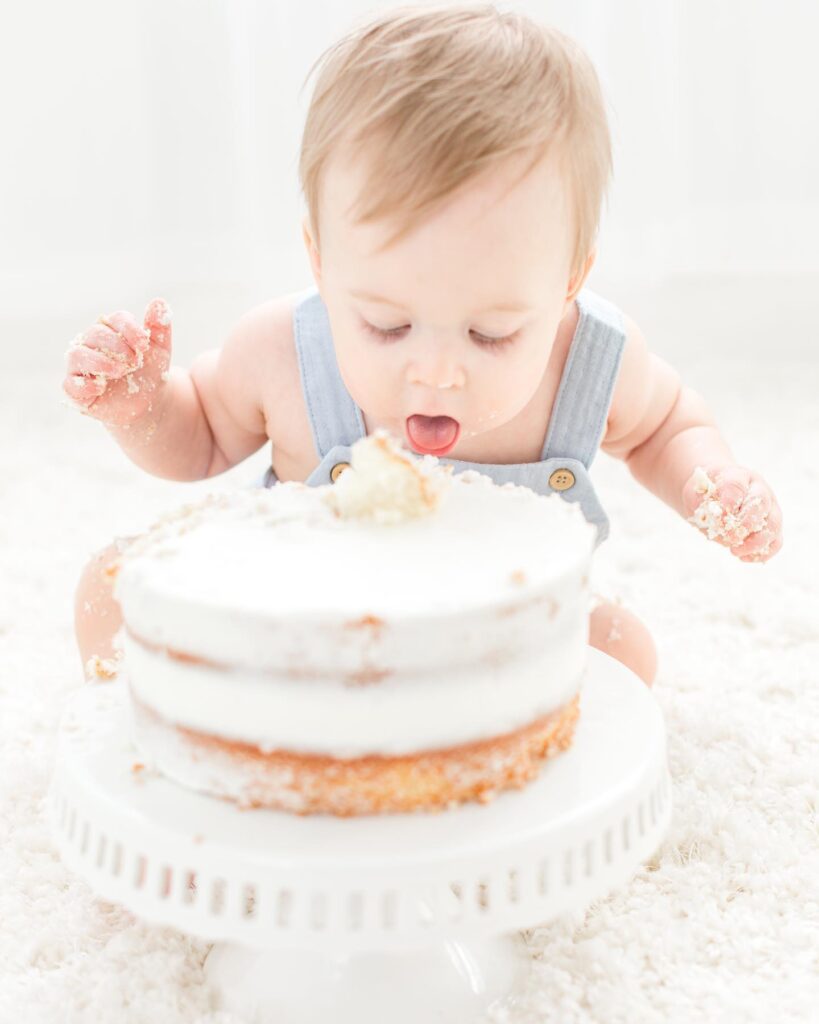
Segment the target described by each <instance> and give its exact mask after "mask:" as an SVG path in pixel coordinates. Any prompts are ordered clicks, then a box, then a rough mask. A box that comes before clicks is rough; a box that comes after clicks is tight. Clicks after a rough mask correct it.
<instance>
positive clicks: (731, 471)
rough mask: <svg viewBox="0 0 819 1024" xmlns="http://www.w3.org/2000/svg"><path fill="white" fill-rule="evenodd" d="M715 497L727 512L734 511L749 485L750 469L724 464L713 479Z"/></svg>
mask: <svg viewBox="0 0 819 1024" xmlns="http://www.w3.org/2000/svg"><path fill="white" fill-rule="evenodd" d="M714 483H715V484H716V486H717V499H718V500H719V502H720V504H721V505H722V506H723V508H725V509H726V510H727V511H728V512H733V513H736V512H737V511H738V510H739V507H740V505H741V504H742V501H743V499H744V497H745V495H746V494H747V492H748V488H749V487H750V486H751V471H750V470H748V469H745V468H744V467H742V466H726V467H725V468H724V469H721V470H720V471H719V473H718V474H717V476H716V479H715V480H714Z"/></svg>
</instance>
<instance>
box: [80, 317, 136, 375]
mask: <svg viewBox="0 0 819 1024" xmlns="http://www.w3.org/2000/svg"><path fill="white" fill-rule="evenodd" d="M75 344H79V345H85V346H86V348H93V349H97V350H98V351H100V352H102V353H103V355H106V356H108V358H109V359H112V360H114V361H115V362H118V363H122V364H123V365H124V366H128V367H130V368H131V369H133V368H134V367H135V366H139V365H140V363H141V360H142V355H141V354H140V353H138V352H134V350H133V349H132V348H131V346H130V345H129V344H128V342H127V341H126V340H125V339H124V338H123V337H122V335H120V334H117V332H116V331H114V330H112V329H111V328H110V327H108V326H106V325H105V324H101V323H96V324H94V325H93V326H92V327H89V328H88V330H87V331H86V332H85V334H82V335H80V337H79V338H78V339H77V341H76V343H75Z"/></svg>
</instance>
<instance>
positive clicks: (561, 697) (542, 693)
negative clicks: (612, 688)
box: [125, 608, 588, 757]
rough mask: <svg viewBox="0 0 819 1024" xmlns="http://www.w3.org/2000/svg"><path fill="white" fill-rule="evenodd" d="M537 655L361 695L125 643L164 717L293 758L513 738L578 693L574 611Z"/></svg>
mask: <svg viewBox="0 0 819 1024" xmlns="http://www.w3.org/2000/svg"><path fill="white" fill-rule="evenodd" d="M550 632H551V640H552V642H551V643H549V644H545V645H544V647H543V649H542V650H541V651H539V652H537V653H535V654H533V655H532V656H529V657H520V658H517V659H514V660H505V661H504V662H502V663H500V664H494V665H492V664H488V665H471V666H461V667H458V668H451V669H449V670H446V671H441V670H438V671H436V670H435V669H431V670H429V671H427V672H426V673H424V674H423V675H422V674H420V673H419V674H417V675H411V676H408V677H405V678H400V677H399V678H395V677H393V678H388V679H386V680H384V681H383V682H379V683H373V684H370V685H360V686H340V685H339V684H338V682H336V681H326V682H325V681H316V680H312V681H310V682H309V683H307V684H305V683H304V682H303V681H301V680H299V681H294V680H283V679H281V678H278V679H276V678H274V677H270V676H266V675H264V674H262V673H259V672H252V671H245V670H233V671H228V672H226V671H223V670H221V669H214V668H209V667H207V666H204V665H196V664H189V663H185V662H180V661H177V660H174V659H172V658H168V657H167V656H166V655H164V654H162V653H159V652H157V651H152V650H149V649H148V648H146V647H144V646H143V645H141V644H140V643H138V642H136V641H135V640H134V639H133V638H132V637H127V636H126V638H125V650H126V664H127V666H128V676H129V680H130V686H131V688H132V690H133V692H134V693H135V694H136V696H137V698H138V699H139V700H140V701H142V703H143V704H146V705H148V706H149V707H152V708H153V709H154V710H155V711H157V712H158V713H159V714H160V715H162V717H163V718H166V719H168V720H169V721H171V722H174V723H176V724H179V725H184V726H187V727H188V728H192V729H196V730H198V731H201V732H214V723H218V727H217V729H216V731H217V732H218V735H219V736H220V737H223V738H226V739H238V740H241V741H243V742H246V743H253V744H255V745H256V746H259V747H260V748H261V749H262V750H264V751H271V750H293V751H300V752H303V753H317V754H332V755H334V756H336V757H362V756H364V755H366V754H374V753H379V754H387V755H398V754H404V753H410V752H412V751H417V750H436V749H439V748H445V747H449V746H453V745H457V744H461V743H469V742H471V741H473V740H480V739H485V738H486V737H488V736H496V735H499V734H502V733H508V732H513V731H514V730H515V729H518V728H521V727H523V726H525V725H527V724H528V723H530V722H531V721H532V720H533V719H535V718H537V717H539V716H540V715H545V714H547V713H548V712H550V711H553V710H555V709H556V708H559V707H562V706H563V705H564V704H565V703H566V702H567V701H568V700H569V699H570V698H571V697H572V696H573V695H574V694H575V693H576V692H577V680H578V677H579V676H580V674H581V673H582V671H583V667H584V665H585V659H586V654H587V651H588V646H587V639H588V632H587V627H586V623H585V621H584V620H583V619H582V617H578V615H577V609H576V608H571V609H565V610H564V612H563V614H562V615H561V616H559V617H558V618H557V619H555V621H554V623H552V628H551V630H550Z"/></svg>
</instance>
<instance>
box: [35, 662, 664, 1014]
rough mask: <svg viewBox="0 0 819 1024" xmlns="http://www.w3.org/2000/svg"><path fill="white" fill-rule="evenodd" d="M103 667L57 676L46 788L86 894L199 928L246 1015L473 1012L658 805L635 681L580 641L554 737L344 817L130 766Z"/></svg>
mask: <svg viewBox="0 0 819 1024" xmlns="http://www.w3.org/2000/svg"><path fill="white" fill-rule="evenodd" d="M130 721H131V720H130V714H129V706H128V699H127V691H126V686H125V683H124V681H122V680H117V681H114V682H110V683H103V684H99V685H96V686H86V687H83V688H82V689H80V690H77V691H73V692H72V693H70V694H69V695H68V698H67V701H66V707H65V710H64V713H63V718H62V722H61V726H60V735H59V745H58V752H57V760H56V765H55V771H54V775H53V778H52V783H51V787H50V790H49V794H48V813H49V820H50V823H51V827H52V830H53V835H54V837H55V841H56V843H57V845H58V847H59V850H60V853H61V855H62V857H63V859H64V860H65V862H66V863H67V864H68V865H69V866H70V867H72V868H73V869H74V870H75V871H77V872H78V873H79V874H80V875H82V876H83V878H84V879H85V880H86V881H87V882H88V883H89V885H91V886H92V888H93V889H94V890H95V891H96V892H97V893H99V894H100V895H101V896H103V897H105V898H107V899H110V900H113V901H115V902H118V903H121V904H124V905H125V906H126V907H127V908H128V909H129V910H131V911H132V912H133V913H135V914H138V915H140V916H141V917H143V918H147V919H149V920H151V921H155V922H158V923H161V924H164V925H171V926H173V927H176V928H179V929H180V930H182V931H185V932H189V933H191V934H193V935H197V936H200V937H203V938H205V939H208V940H212V941H214V942H215V945H214V946H213V947H212V949H211V951H210V953H209V954H208V957H207V960H206V961H205V971H206V974H207V976H208V979H209V981H210V982H211V983H212V984H213V985H214V986H215V987H216V988H217V989H218V990H219V992H220V996H221V1006H222V1008H224V1009H228V1010H232V1011H233V1012H235V1013H237V1014H239V1015H241V1016H243V1017H244V1018H245V1019H246V1020H247V1021H248V1022H253V1024H268V1022H270V1024H273V1022H275V1024H318V1022H321V1024H329V1022H331V1021H332V1022H333V1024H352V1022H355V1024H376V1022H377V1024H384V1022H386V1021H389V1022H390V1024H410V1022H411V1024H419V1022H424V1024H426V1022H441V1024H474V1022H475V1021H477V1020H479V1019H480V1018H481V1016H482V1014H483V1013H484V1012H485V1011H486V1010H488V1009H489V1008H490V1007H492V1006H495V1005H501V1004H503V1003H505V1002H507V1000H508V999H509V998H510V996H511V993H513V991H514V990H515V989H516V988H517V987H519V986H520V985H521V984H522V982H523V981H524V980H525V976H526V973H527V971H528V965H529V963H530V958H529V956H528V955H527V953H526V946H525V942H524V941H523V937H522V936H520V935H519V934H518V932H517V930H518V929H521V928H529V927H534V926H535V925H537V924H542V923H545V922H547V921H549V920H550V919H552V918H554V917H555V915H557V914H560V913H562V912H565V911H567V910H582V909H583V908H584V907H586V906H587V905H588V904H589V903H590V902H591V901H592V900H593V899H596V898H599V897H601V896H604V895H605V894H606V893H608V892H610V891H611V890H612V889H614V888H616V887H617V886H620V885H622V884H624V883H625V882H627V881H628V879H629V878H630V877H631V876H632V874H633V872H634V870H635V869H636V868H637V866H638V865H639V864H640V863H641V862H643V861H644V860H646V859H647V858H648V857H650V856H651V854H652V853H653V852H654V851H655V850H656V848H657V846H658V845H659V843H660V840H661V839H662V836H663V834H664V832H665V830H666V828H667V826H668V823H669V820H670V816H671V787H670V781H669V776H668V768H667V762H666V751H665V729H664V725H663V719H662V715H661V713H660V710H659V707H658V705H657V703H656V701H655V699H654V697H653V696H652V694H651V691H650V690H649V689H648V688H647V687H646V686H645V685H644V684H643V683H642V682H641V681H640V680H639V679H637V678H636V677H635V676H634V675H632V674H631V673H630V672H629V671H628V670H626V669H625V668H623V667H622V665H620V664H619V663H618V662H616V661H614V660H613V659H611V658H609V657H607V656H606V655H603V654H600V653H599V652H598V651H596V650H591V651H590V658H589V664H588V668H587V671H586V674H585V676H584V681H583V686H582V690H581V698H580V718H579V721H578V724H577V729H576V733H575V738H574V742H573V744H572V746H571V748H570V749H569V750H568V751H566V752H564V753H562V754H560V755H558V756H557V757H555V758H554V759H553V760H550V761H548V762H547V763H546V764H545V765H544V767H543V770H542V771H541V774H540V776H539V778H538V779H537V780H536V781H535V782H533V783H530V784H529V785H528V786H527V787H526V788H525V789H523V790H519V791H518V790H515V791H511V792H507V793H504V794H502V795H500V796H499V797H497V798H496V799H495V800H494V801H493V802H492V803H490V804H487V805H484V806H482V805H479V804H471V805H465V806H462V807H459V808H456V809H454V810H447V811H443V812H440V813H437V814H436V813H432V814H431V813H417V814H400V815H398V814H394V815H382V816H369V817H360V818H336V817H333V816H329V815H317V816H308V817H298V816H296V815H292V814H286V813H281V812H276V811H269V810H259V809H256V810H245V811H241V810H239V809H238V808H237V807H236V806H235V805H234V804H231V803H229V802H226V801H223V800H220V799H218V798H214V797H209V796H205V795H202V794H199V793H195V792H192V791H187V790H185V789H183V788H182V787H180V786H179V785H177V784H175V783H173V782H171V781H169V780H167V779H165V778H163V777H161V776H160V775H158V774H157V773H156V772H155V771H153V770H152V769H151V768H150V766H147V767H140V765H141V761H140V755H139V753H138V751H137V749H136V747H135V746H134V743H133V740H132V736H131V729H130Z"/></svg>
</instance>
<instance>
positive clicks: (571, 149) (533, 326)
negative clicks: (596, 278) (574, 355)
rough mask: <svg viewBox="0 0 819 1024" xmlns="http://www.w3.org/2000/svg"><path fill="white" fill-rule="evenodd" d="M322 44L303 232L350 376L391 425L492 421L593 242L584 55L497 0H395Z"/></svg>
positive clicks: (597, 106)
mask: <svg viewBox="0 0 819 1024" xmlns="http://www.w3.org/2000/svg"><path fill="white" fill-rule="evenodd" d="M318 63H320V64H321V70H320V73H319V76H318V79H317V82H316V85H315V89H314V92H313V96H312V99H311V103H310V107H309V110H308V114H307V120H306V124H305V129H304V135H303V139H302V148H301V155H300V163H299V173H300V177H301V184H302V189H303V191H304V196H305V200H306V204H307V217H306V218H305V221H304V239H305V244H306V245H307V249H308V254H309V256H310V261H311V266H312V269H313V274H314V276H315V280H316V284H317V285H318V287H319V290H320V292H321V296H322V299H323V301H324V303H325V304H326V306H327V310H328V314H329V317H330V322H331V327H332V332H333V340H334V343H335V349H336V356H337V359H338V364H339V369H340V371H341V375H342V378H343V379H344V382H345V385H346V386H347V389H348V390H349V392H350V394H351V395H352V397H353V399H354V400H355V402H356V403H357V404H358V405H359V406H360V407H361V408H362V409H363V410H364V412H365V413H366V414H367V416H368V418H371V419H372V420H373V421H374V422H377V423H378V424H380V425H384V426H386V427H388V428H389V429H390V430H392V431H393V432H395V433H396V434H398V435H399V436H403V435H404V434H405V421H406V419H407V417H409V416H411V415H413V414H422V415H427V416H434V415H446V416H451V417H453V418H454V419H455V420H457V421H458V422H459V424H460V427H461V434H460V436H463V437H468V436H471V435H474V434H480V433H483V432H484V431H489V430H493V429H495V428H496V427H499V426H501V425H503V424H504V423H506V422H508V421H510V420H511V419H513V418H514V417H515V416H516V415H517V414H518V413H520V412H521V411H522V410H523V409H524V408H525V407H526V405H527V404H528V403H529V402H530V401H531V400H532V398H533V396H534V395H535V393H536V391H537V390H538V387H539V385H540V382H541V380H542V378H543V375H544V372H545V370H546V366H547V363H548V360H549V356H550V353H551V349H552V342H553V340H554V337H555V334H556V332H557V327H558V324H559V323H560V321H561V319H562V318H563V317H564V316H565V314H566V313H567V312H568V310H569V308H570V305H571V303H572V302H573V300H574V297H575V295H576V294H577V292H578V291H579V289H580V288H581V287H582V285H583V282H584V280H585V278H586V276H587V275H588V272H589V270H590V269H591V266H592V263H593V261H594V256H595V241H596V235H597V227H598V223H599V217H600V211H601V206H602V201H603V198H604V195H605V191H606V187H607V184H608V179H609V175H610V173H611V147H610V140H609V133H608V126H607V123H606V114H605V108H604V103H603V99H602V96H601V91H600V86H599V82H598V79H597V75H596V74H595V71H594V68H593V66H592V65H591V62H590V61H589V59H588V57H586V55H585V54H584V53H583V51H582V50H581V49H580V48H579V47H578V46H577V44H575V43H574V42H573V41H572V40H570V39H569V38H567V37H566V36H564V35H563V34H562V33H559V32H557V31H556V30H554V29H552V28H550V27H547V26H543V25H539V24H537V23H535V22H533V21H532V20H530V19H529V18H527V17H525V16H524V15H521V14H517V13H509V12H504V13H501V12H500V11H498V10H497V9H496V8H495V7H493V6H492V5H490V4H477V5H462V4H457V5H455V4H447V5H445V6H444V5H440V4H439V5H435V6H431V5H424V6H410V7H399V8H393V9H392V10H389V11H387V12H385V13H383V14H380V15H378V16H377V17H376V18H374V19H372V20H369V21H368V22H367V23H366V24H364V25H363V26H361V27H359V28H357V29H355V30H353V31H352V32H351V33H350V34H349V35H347V36H346V37H345V38H343V39H341V40H340V41H339V42H337V43H336V44H334V45H333V46H331V47H330V48H329V49H328V50H326V51H325V52H324V54H322V56H321V57H320V58H319V62H317V64H318ZM315 66H316V65H314V67H315ZM312 71H313V69H312V68H311V71H310V74H312ZM308 78H309V74H308ZM384 332H389V333H384ZM449 447H451V445H450V446H449Z"/></svg>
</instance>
